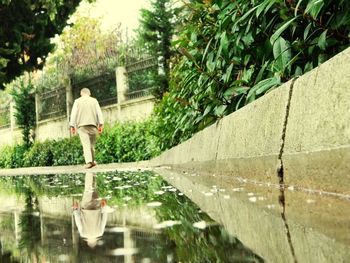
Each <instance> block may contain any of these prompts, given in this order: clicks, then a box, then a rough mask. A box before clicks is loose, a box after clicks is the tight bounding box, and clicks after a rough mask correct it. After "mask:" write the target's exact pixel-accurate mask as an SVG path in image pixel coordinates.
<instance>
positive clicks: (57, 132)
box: [36, 116, 70, 141]
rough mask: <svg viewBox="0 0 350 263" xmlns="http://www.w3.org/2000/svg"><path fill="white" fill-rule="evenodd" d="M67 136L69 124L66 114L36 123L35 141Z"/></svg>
mask: <svg viewBox="0 0 350 263" xmlns="http://www.w3.org/2000/svg"><path fill="white" fill-rule="evenodd" d="M69 136H70V135H69V124H68V121H67V117H66V116H63V117H58V118H52V119H48V120H44V121H40V122H39V123H38V125H37V129H36V140H37V141H45V140H47V139H49V140H54V139H58V138H67V137H69Z"/></svg>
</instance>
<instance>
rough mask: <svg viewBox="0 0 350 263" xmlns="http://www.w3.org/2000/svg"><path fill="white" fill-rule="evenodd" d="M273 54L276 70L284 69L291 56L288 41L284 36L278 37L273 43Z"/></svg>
mask: <svg viewBox="0 0 350 263" xmlns="http://www.w3.org/2000/svg"><path fill="white" fill-rule="evenodd" d="M273 56H274V58H275V65H276V66H277V68H278V70H280V71H284V69H285V68H286V66H287V65H288V62H289V61H290V59H291V57H292V52H291V50H290V43H289V42H288V41H286V40H285V39H284V38H282V37H279V38H278V39H277V40H276V42H275V44H274V45H273Z"/></svg>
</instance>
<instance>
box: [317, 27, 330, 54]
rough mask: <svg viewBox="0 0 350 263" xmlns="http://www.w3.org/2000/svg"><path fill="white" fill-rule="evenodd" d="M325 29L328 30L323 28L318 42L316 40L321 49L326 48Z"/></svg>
mask: <svg viewBox="0 0 350 263" xmlns="http://www.w3.org/2000/svg"><path fill="white" fill-rule="evenodd" d="M327 31H328V30H325V31H324V32H323V33H322V34H321V35H320V37H319V38H318V42H317V45H318V46H319V47H320V49H322V50H326V48H327V41H326V39H327Z"/></svg>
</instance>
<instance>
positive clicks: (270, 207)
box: [266, 205, 275, 209]
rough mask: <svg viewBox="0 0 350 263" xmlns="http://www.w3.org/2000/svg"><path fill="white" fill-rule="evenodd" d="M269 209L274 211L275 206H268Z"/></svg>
mask: <svg viewBox="0 0 350 263" xmlns="http://www.w3.org/2000/svg"><path fill="white" fill-rule="evenodd" d="M266 207H267V208H268V209H274V208H275V205H267V206H266Z"/></svg>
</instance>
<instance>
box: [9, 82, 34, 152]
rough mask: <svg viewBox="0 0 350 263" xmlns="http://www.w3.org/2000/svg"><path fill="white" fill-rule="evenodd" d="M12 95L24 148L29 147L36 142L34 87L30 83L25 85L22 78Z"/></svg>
mask: <svg viewBox="0 0 350 263" xmlns="http://www.w3.org/2000/svg"><path fill="white" fill-rule="evenodd" d="M11 95H12V97H13V100H14V102H15V110H16V111H15V118H16V123H17V125H18V127H19V128H20V129H21V130H22V138H23V142H24V146H25V147H29V146H30V145H31V144H32V143H33V141H34V137H35V134H34V130H35V126H36V112H35V94H34V86H33V85H32V84H31V82H30V81H29V82H28V83H25V81H24V79H23V78H20V79H19V80H18V85H17V87H15V88H14V89H13V90H12V92H11Z"/></svg>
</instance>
